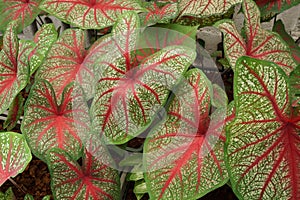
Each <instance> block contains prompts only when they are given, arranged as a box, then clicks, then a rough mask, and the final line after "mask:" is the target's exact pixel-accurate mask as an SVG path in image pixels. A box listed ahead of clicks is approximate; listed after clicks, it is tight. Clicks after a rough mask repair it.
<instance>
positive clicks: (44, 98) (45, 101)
mask: <svg viewBox="0 0 300 200" xmlns="http://www.w3.org/2000/svg"><path fill="white" fill-rule="evenodd" d="M76 102H77V103H76ZM84 102H85V100H84V97H83V92H82V90H81V89H80V88H79V87H78V86H74V85H73V84H71V85H67V86H66V87H65V89H64V91H63V93H62V97H61V101H58V100H57V99H56V97H55V93H54V90H53V88H52V86H51V84H50V83H49V82H47V81H36V83H35V84H34V85H33V87H32V88H31V91H30V95H29V98H28V100H27V102H26V105H25V113H24V119H23V121H22V125H21V130H22V133H23V134H25V136H26V139H27V141H28V144H29V145H30V147H31V149H32V152H33V153H34V154H35V155H36V156H37V157H39V158H40V159H41V160H45V153H46V152H47V151H48V150H49V149H51V148H54V147H57V148H61V149H64V150H66V151H67V152H68V153H69V154H70V155H71V156H72V157H74V158H75V159H77V158H79V157H80V155H81V146H82V143H81V140H80V134H81V133H85V132H86V131H87V130H89V128H90V125H89V118H88V116H89V115H88V107H87V105H86V104H85V103H84Z"/></svg>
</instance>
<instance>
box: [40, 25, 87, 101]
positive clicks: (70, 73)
mask: <svg viewBox="0 0 300 200" xmlns="http://www.w3.org/2000/svg"><path fill="white" fill-rule="evenodd" d="M85 38H86V36H85V33H84V32H83V31H82V30H80V29H67V30H66V31H64V32H63V33H62V35H61V36H60V37H59V38H58V40H57V41H56V42H55V43H54V44H53V45H52V47H51V49H50V50H49V52H48V56H47V57H46V59H45V61H44V62H43V64H42V65H41V66H40V69H39V70H38V72H37V77H39V78H40V79H45V80H47V81H49V82H50V83H51V85H52V86H53V89H54V91H55V94H56V97H57V98H58V99H60V98H61V95H62V92H63V90H64V88H65V87H66V85H68V84H69V83H71V82H72V81H74V80H77V81H78V82H79V83H80V84H81V85H82V86H87V85H89V84H90V83H91V81H90V80H91V79H92V77H93V73H92V71H91V70H90V69H88V68H87V67H86V66H85V62H84V60H85V57H86V54H87V50H85Z"/></svg>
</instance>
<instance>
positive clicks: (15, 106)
mask: <svg viewBox="0 0 300 200" xmlns="http://www.w3.org/2000/svg"><path fill="white" fill-rule="evenodd" d="M24 100H25V99H24V98H23V96H22V93H19V94H18V95H17V96H16V97H15V99H14V100H13V102H12V103H11V105H10V106H9V111H8V115H7V118H6V120H5V121H4V123H3V128H4V129H6V130H8V131H10V130H12V129H13V128H14V127H15V126H16V125H17V122H18V120H19V119H20V117H21V115H22V114H23V109H24V107H23V104H24Z"/></svg>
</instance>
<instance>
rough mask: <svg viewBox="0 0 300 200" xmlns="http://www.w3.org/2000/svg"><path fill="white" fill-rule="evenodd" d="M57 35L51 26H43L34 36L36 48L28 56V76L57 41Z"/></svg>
mask: <svg viewBox="0 0 300 200" xmlns="http://www.w3.org/2000/svg"><path fill="white" fill-rule="evenodd" d="M57 36H58V33H57V31H56V29H55V27H54V25H53V24H44V25H43V26H42V27H41V29H40V30H38V31H37V32H36V34H35V35H34V39H33V40H34V42H35V44H36V47H35V48H34V49H33V51H32V52H31V54H30V60H29V61H30V75H32V74H33V73H34V72H35V71H36V70H37V69H38V67H39V66H40V65H41V64H42V62H43V61H44V59H45V57H46V56H47V54H48V51H49V48H50V47H51V45H52V44H53V43H54V42H55V40H56V39H57Z"/></svg>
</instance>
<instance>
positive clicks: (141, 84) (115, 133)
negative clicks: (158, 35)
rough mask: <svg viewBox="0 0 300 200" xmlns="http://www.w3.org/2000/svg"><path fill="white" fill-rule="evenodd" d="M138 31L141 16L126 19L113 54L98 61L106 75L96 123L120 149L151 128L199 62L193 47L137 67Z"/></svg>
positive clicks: (166, 51) (162, 54)
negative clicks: (191, 67) (187, 72)
mask: <svg viewBox="0 0 300 200" xmlns="http://www.w3.org/2000/svg"><path fill="white" fill-rule="evenodd" d="M128 27H129V28H128ZM139 31H140V30H139V19H138V16H137V15H136V14H135V13H127V14H125V15H123V16H122V17H121V18H120V19H119V20H118V23H117V24H116V25H115V27H114V29H113V31H112V33H113V36H114V37H113V38H112V40H113V41H114V43H113V46H112V48H111V49H112V51H110V52H109V53H108V54H106V56H103V57H102V58H101V59H100V60H99V65H100V66H101V69H103V70H102V71H101V72H102V74H101V77H100V80H99V82H98V84H97V86H96V95H95V98H94V101H93V104H92V107H91V110H92V111H91V113H92V115H93V124H94V128H95V129H96V130H97V131H98V132H99V131H100V132H102V131H103V132H104V135H105V136H106V137H107V140H108V141H109V142H113V143H116V144H120V143H124V142H126V141H128V140H129V139H131V138H132V137H134V136H136V135H138V134H139V133H140V132H141V131H142V130H144V129H145V126H147V125H149V123H150V121H151V119H152V117H153V115H154V114H155V113H156V112H157V111H158V110H159V109H160V107H161V106H162V105H163V104H164V101H165V100H166V98H167V96H168V94H169V89H171V88H172V87H173V86H174V84H175V83H176V82H177V81H178V78H179V77H180V76H181V74H182V73H183V72H184V71H185V70H186V68H187V67H188V66H189V65H190V64H191V62H192V61H193V59H194V57H195V53H194V52H193V51H192V50H190V49H188V48H184V47H180V46H170V47H167V48H165V49H163V50H161V51H159V52H156V53H155V54H153V55H151V56H149V57H147V58H146V59H144V60H143V62H141V63H139V62H136V60H135V59H134V55H133V54H134V50H135V48H136V42H137V41H138V36H139Z"/></svg>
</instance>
